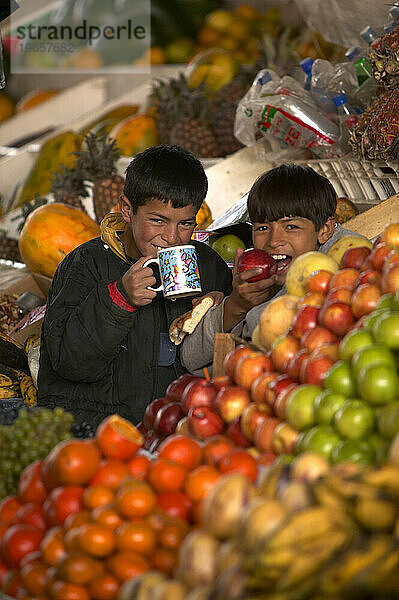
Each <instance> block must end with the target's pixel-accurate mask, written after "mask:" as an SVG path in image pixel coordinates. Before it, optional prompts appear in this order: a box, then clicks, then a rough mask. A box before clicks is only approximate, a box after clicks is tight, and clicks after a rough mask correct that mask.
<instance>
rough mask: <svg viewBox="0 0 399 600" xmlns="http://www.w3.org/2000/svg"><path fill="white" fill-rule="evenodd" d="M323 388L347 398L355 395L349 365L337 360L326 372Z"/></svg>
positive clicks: (353, 380)
mask: <svg viewBox="0 0 399 600" xmlns="http://www.w3.org/2000/svg"><path fill="white" fill-rule="evenodd" d="M323 386H324V388H326V389H329V390H331V391H333V392H337V393H338V394H343V395H344V396H346V397H347V398H349V397H350V396H355V395H356V381H355V378H354V376H353V373H352V368H351V365H350V363H349V362H348V361H346V360H338V361H337V362H336V363H335V364H334V365H333V366H332V367H331V368H330V369H329V370H328V371H327V374H326V376H325V378H324V380H323Z"/></svg>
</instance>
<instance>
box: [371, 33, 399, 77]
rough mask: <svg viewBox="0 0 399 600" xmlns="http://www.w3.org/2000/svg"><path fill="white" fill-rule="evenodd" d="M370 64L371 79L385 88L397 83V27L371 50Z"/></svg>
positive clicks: (398, 52)
mask: <svg viewBox="0 0 399 600" xmlns="http://www.w3.org/2000/svg"><path fill="white" fill-rule="evenodd" d="M370 63H371V68H372V70H373V77H374V79H375V80H376V81H378V83H381V84H383V85H384V86H385V87H387V88H392V87H395V86H396V87H397V85H398V83H399V26H397V27H395V29H393V30H392V31H391V32H390V33H387V34H385V35H384V36H383V37H382V38H381V40H380V42H379V43H378V45H377V46H376V47H375V48H372V49H371V52H370Z"/></svg>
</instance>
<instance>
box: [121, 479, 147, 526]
mask: <svg viewBox="0 0 399 600" xmlns="http://www.w3.org/2000/svg"><path fill="white" fill-rule="evenodd" d="M115 503H116V507H117V509H118V511H119V513H120V514H121V515H122V516H123V517H127V518H138V517H145V516H147V515H149V514H150V513H151V512H152V511H153V509H154V507H155V504H156V496H155V493H154V491H153V489H152V488H151V487H150V486H149V485H148V483H146V482H144V481H135V480H133V479H132V480H131V481H129V482H128V483H125V484H123V485H122V486H121V487H120V488H119V490H118V492H117V494H116V498H115Z"/></svg>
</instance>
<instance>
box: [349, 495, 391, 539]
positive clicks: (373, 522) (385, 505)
mask: <svg viewBox="0 0 399 600" xmlns="http://www.w3.org/2000/svg"><path fill="white" fill-rule="evenodd" d="M398 511H399V504H398V503H397V502H395V501H393V500H392V501H391V500H383V499H381V500H377V499H373V500H369V499H367V498H357V500H356V501H355V503H354V506H353V509H352V512H353V516H354V518H355V519H356V521H357V522H358V523H360V525H361V526H362V527H363V528H364V529H366V530H367V531H373V532H378V533H389V532H393V529H394V526H395V521H396V518H397V516H398Z"/></svg>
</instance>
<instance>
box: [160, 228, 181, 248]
mask: <svg viewBox="0 0 399 600" xmlns="http://www.w3.org/2000/svg"><path fill="white" fill-rule="evenodd" d="M163 238H164V239H165V241H166V242H167V243H168V245H169V246H173V245H174V244H176V242H177V240H178V234H177V228H176V227H169V228H168V229H167V230H166V231H165V233H164V236H163Z"/></svg>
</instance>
